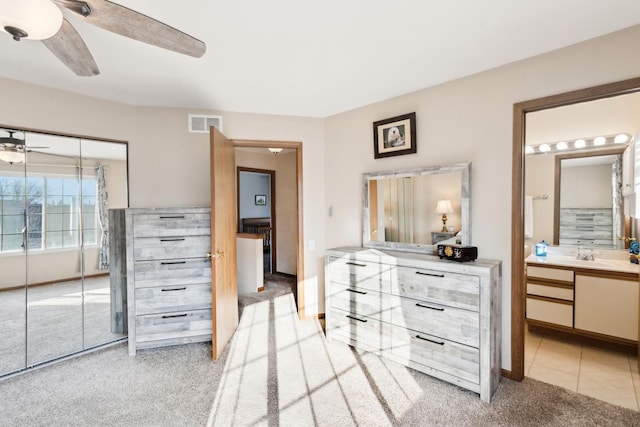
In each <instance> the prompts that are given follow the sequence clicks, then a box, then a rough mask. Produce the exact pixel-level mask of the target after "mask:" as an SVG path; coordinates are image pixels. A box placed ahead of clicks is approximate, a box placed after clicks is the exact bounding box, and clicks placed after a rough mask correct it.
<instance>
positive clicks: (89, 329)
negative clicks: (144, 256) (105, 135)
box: [0, 129, 128, 376]
mask: <svg viewBox="0 0 640 427" xmlns="http://www.w3.org/2000/svg"><path fill="white" fill-rule="evenodd" d="M0 138H2V139H0V219H1V222H0V271H2V272H3V274H2V275H1V276H0V307H2V310H0V313H1V314H0V339H1V340H2V342H3V345H2V347H0V376H1V375H6V374H9V373H12V372H16V371H20V370H22V369H25V368H29V367H32V366H35V365H38V364H41V363H45V362H49V361H52V360H55V359H58V358H60V357H64V356H68V355H71V354H74V353H78V352H81V351H83V350H87V349H91V348H93V347H96V346H100V345H104V344H107V343H110V342H114V341H117V340H120V339H122V338H124V337H125V335H124V334H121V333H118V332H116V331H112V329H111V321H110V313H111V311H110V304H111V298H110V279H109V259H108V253H109V236H108V220H107V218H108V216H107V211H108V209H110V208H125V207H127V206H128V197H127V145H126V144H125V143H119V142H109V141H97V140H90V139H84V138H74V137H68V136H57V135H48V134H43V133H37V132H13V131H10V130H7V129H0ZM11 138H16V139H14V140H12V139H11ZM5 344H6V345H5Z"/></svg>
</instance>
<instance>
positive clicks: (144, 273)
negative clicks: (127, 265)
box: [133, 258, 211, 288]
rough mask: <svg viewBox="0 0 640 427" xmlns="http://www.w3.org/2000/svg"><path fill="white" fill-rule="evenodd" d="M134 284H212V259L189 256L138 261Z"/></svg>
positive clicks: (136, 285) (141, 286) (135, 265)
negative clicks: (187, 257) (175, 258)
mask: <svg viewBox="0 0 640 427" xmlns="http://www.w3.org/2000/svg"><path fill="white" fill-rule="evenodd" d="M133 269H134V279H135V280H134V286H135V287H136V288H148V287H153V286H173V285H189V284H195V283H209V284H211V260H210V259H209V258H189V259H177V260H164V261H138V262H136V263H134V266H133Z"/></svg>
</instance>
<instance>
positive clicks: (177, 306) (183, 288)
mask: <svg viewBox="0 0 640 427" xmlns="http://www.w3.org/2000/svg"><path fill="white" fill-rule="evenodd" d="M135 301H136V306H135V308H136V315H144V314H151V313H164V312H170V311H181V310H197V309H206V308H211V283H208V284H201V285H177V286H162V287H155V288H136V290H135Z"/></svg>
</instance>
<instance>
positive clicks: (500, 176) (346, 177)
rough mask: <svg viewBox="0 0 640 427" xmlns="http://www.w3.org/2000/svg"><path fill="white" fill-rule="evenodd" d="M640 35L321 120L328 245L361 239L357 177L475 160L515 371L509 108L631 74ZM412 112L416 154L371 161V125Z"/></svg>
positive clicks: (480, 220) (638, 60)
mask: <svg viewBox="0 0 640 427" xmlns="http://www.w3.org/2000/svg"><path fill="white" fill-rule="evenodd" d="M638 40H640V27H639V26H636V27H632V28H630V29H628V30H625V31H621V32H617V33H613V34H610V35H607V36H604V37H601V38H598V39H594V40H591V41H589V42H585V43H581V44H578V45H575V46H571V47H568V48H564V49H560V50H558V51H554V52H551V53H548V54H545V55H541V56H538V57H534V58H530V59H527V60H523V61H519V62H516V63H513V64H509V65H506V66H503V67H499V68H496V69H493V70H489V71H486V72H483V73H480V74H476V75H473V76H470V77H467V78H463V79H459V80H456V81H452V82H449V83H446V84H442V85H439V86H436V87H432V88H427V89H424V90H422V91H419V92H415V93H411V94H408V95H405V96H401V97H398V98H394V99H390V100H387V101H385V102H381V103H377V104H373V105H369V106H365V107H362V108H359V109H357V110H353V111H349V112H345V113H342V114H338V115H335V116H332V117H329V118H327V119H326V130H325V131H326V145H325V157H326V159H327V161H326V173H325V175H326V180H325V182H326V186H325V192H326V195H325V197H326V207H325V210H326V208H328V207H329V206H332V207H333V211H334V215H333V217H331V218H329V217H326V224H327V226H326V227H327V238H326V244H327V247H333V246H341V245H359V244H361V237H360V235H361V215H360V206H361V203H362V200H361V199H362V196H361V192H360V179H361V174H362V173H364V172H371V171H378V170H389V169H400V168H408V167H418V166H427V165H435V164H442V163H453V162H461V161H471V162H472V164H473V166H472V176H471V181H472V203H471V222H472V234H471V239H472V243H473V244H474V245H476V246H478V251H479V255H480V257H482V258H493V259H500V260H502V262H503V265H502V273H503V286H502V302H503V311H502V328H503V334H502V361H503V362H502V366H503V368H505V369H507V370H509V369H511V189H512V183H511V164H512V141H513V130H512V129H513V104H514V103H517V102H521V101H526V100H530V99H535V98H540V97H543V96H547V95H552V94H557V93H563V92H568V91H571V90H575V89H580V88H585V87H590V86H595V85H599V84H604V83H609V82H613V81H618V80H624V79H627V78H632V77H637V76H638V75H639V74H640V55H638V54H637V52H638V49H639V48H640V44H639V42H638ZM489 48H490V47H489ZM614 65H615V66H614ZM413 111H415V112H416V116H417V117H416V119H417V144H418V152H417V154H413V155H406V156H398V157H389V158H385V159H379V160H375V159H374V158H373V141H372V140H373V136H372V123H373V122H374V121H376V120H381V119H385V118H389V117H394V116H397V115H401V114H406V113H409V112H413ZM353 159H359V161H358V162H354V160H353Z"/></svg>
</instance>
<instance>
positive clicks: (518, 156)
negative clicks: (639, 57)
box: [507, 78, 640, 381]
mask: <svg viewBox="0 0 640 427" xmlns="http://www.w3.org/2000/svg"><path fill="white" fill-rule="evenodd" d="M638 91H640V78H635V79H630V80H625V81H621V82H616V83H610V84H606V85H601V86H596V87H592V88H587V89H581V90H577V91H573V92H567V93H564V94H559V95H553V96H549V97H545V98H539V99H534V100H530V101H525V102H521V103H517V104H515V105H514V118H513V167H512V183H513V184H512V185H513V186H512V226H511V253H512V258H511V372H510V373H509V374H508V375H507V376H508V377H509V378H511V379H514V380H517V381H521V380H522V379H523V378H524V366H525V358H524V354H525V353H524V338H525V332H524V327H525V296H526V290H525V272H524V262H523V260H524V258H525V257H524V196H525V194H524V181H525V164H524V163H525V162H524V159H525V156H524V154H525V125H526V115H527V113H532V112H537V111H543V110H547V109H551V108H555V107H561V106H568V105H573V104H578V103H582V102H587V101H595V100H599V99H605V98H610V97H614V96H617V95H624V94H630V93H634V92H638Z"/></svg>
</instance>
